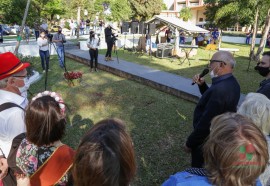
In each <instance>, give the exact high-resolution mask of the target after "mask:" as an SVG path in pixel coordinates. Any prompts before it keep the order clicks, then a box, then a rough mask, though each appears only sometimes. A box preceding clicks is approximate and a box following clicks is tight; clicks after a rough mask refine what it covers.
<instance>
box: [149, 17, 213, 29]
mask: <svg viewBox="0 0 270 186" xmlns="http://www.w3.org/2000/svg"><path fill="white" fill-rule="evenodd" d="M146 23H155V24H156V27H157V28H158V27H161V26H163V25H167V26H168V27H170V28H175V29H177V30H178V31H180V30H183V31H185V32H188V33H209V31H208V30H205V29H203V28H201V27H198V26H196V25H194V24H193V23H191V22H185V21H182V20H181V19H179V18H177V17H165V16H161V15H155V16H154V17H153V18H152V19H150V20H148V21H146Z"/></svg>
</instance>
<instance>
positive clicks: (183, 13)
mask: <svg viewBox="0 0 270 186" xmlns="http://www.w3.org/2000/svg"><path fill="white" fill-rule="evenodd" d="M179 17H180V18H182V19H183V21H188V20H189V19H191V18H192V13H191V10H190V8H188V7H185V8H182V9H181V10H180V16H179Z"/></svg>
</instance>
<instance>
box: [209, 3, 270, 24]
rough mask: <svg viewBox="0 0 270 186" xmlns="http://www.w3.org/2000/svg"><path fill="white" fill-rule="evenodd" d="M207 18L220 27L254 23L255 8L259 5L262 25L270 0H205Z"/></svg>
mask: <svg viewBox="0 0 270 186" xmlns="http://www.w3.org/2000/svg"><path fill="white" fill-rule="evenodd" d="M204 3H205V5H206V11H205V15H206V19H207V21H209V22H210V23H212V24H214V25H217V26H218V27H220V28H226V27H231V26H233V25H235V24H236V23H239V24H240V25H241V26H245V25H251V24H253V23H254V19H255V10H256V7H259V10H260V14H259V17H260V18H259V25H261V26H262V24H263V23H264V19H265V16H266V13H267V9H268V8H269V7H270V6H269V3H270V2H269V0H228V1H224V0H204Z"/></svg>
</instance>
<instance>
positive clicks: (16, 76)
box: [12, 75, 27, 78]
mask: <svg viewBox="0 0 270 186" xmlns="http://www.w3.org/2000/svg"><path fill="white" fill-rule="evenodd" d="M12 77H22V78H26V77H27V75H25V76H12Z"/></svg>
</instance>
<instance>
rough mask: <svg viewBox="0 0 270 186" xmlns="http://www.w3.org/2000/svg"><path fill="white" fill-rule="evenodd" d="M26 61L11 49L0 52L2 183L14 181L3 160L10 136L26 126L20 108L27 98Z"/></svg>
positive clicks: (9, 148) (7, 185) (9, 147)
mask: <svg viewBox="0 0 270 186" xmlns="http://www.w3.org/2000/svg"><path fill="white" fill-rule="evenodd" d="M29 65H30V64H29V63H22V62H21V61H20V59H18V58H17V57H16V56H15V55H14V54H12V53H11V52H6V53H3V54H0V134H1V135H0V183H1V181H2V182H3V183H4V186H15V185H17V184H16V179H15V177H14V174H13V172H12V170H11V169H10V166H9V165H8V161H7V160H8V158H9V157H10V153H11V152H12V150H13V148H14V146H13V142H12V141H13V139H14V138H15V137H16V136H17V135H19V134H21V133H23V132H25V130H26V129H25V123H24V108H25V107H26V106H27V105H28V100H27V98H26V97H24V96H23V92H24V91H25V90H27V88H26V83H25V82H26V81H27V70H26V68H27V67H29Z"/></svg>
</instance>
